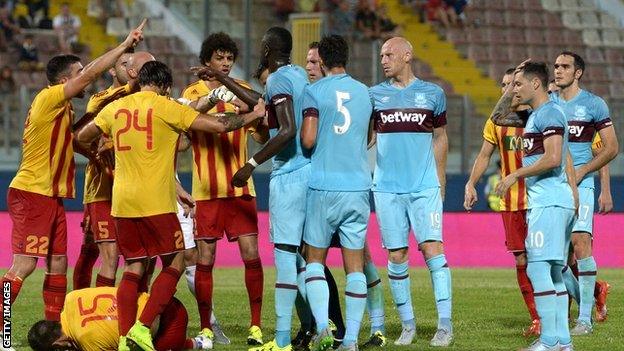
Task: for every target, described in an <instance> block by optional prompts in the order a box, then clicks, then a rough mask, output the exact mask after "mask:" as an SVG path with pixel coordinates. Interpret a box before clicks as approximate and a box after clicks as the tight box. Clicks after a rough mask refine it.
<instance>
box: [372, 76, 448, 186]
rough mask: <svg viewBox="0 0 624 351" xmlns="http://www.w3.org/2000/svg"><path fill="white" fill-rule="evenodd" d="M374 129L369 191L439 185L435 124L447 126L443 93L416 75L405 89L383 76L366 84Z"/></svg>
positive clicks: (437, 87)
mask: <svg viewBox="0 0 624 351" xmlns="http://www.w3.org/2000/svg"><path fill="white" fill-rule="evenodd" d="M369 92H370V96H371V101H372V103H373V116H372V118H374V120H375V121H374V125H375V130H376V131H377V164H376V166H375V174H374V177H373V191H378V192H388V193H397V194H406V193H414V192H419V191H422V190H424V189H429V188H435V187H439V186H440V181H439V180H438V173H437V171H436V162H435V158H434V154H433V129H434V128H438V127H442V126H445V125H446V96H445V95H444V91H443V90H442V88H440V87H439V86H438V85H436V84H433V83H430V82H426V81H423V80H420V79H416V80H414V81H413V82H412V83H411V84H410V85H408V86H406V87H405V88H399V87H396V86H394V85H392V84H391V81H390V80H388V81H385V82H383V83H380V84H378V85H375V86H374V87H371V88H370V89H369Z"/></svg>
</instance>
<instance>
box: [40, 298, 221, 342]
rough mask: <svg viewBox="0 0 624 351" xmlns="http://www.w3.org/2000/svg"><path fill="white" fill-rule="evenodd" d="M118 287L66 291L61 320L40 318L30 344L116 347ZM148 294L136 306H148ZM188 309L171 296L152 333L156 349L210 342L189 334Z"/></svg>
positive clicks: (117, 338)
mask: <svg viewBox="0 0 624 351" xmlns="http://www.w3.org/2000/svg"><path fill="white" fill-rule="evenodd" d="M116 295H117V288H114V287H99V288H89V289H81V290H74V291H72V292H70V293H69V294H67V297H66V299H65V307H64V308H63V312H61V320H60V321H39V322H37V323H35V324H34V325H33V326H32V327H31V328H30V330H29V332H28V344H29V345H30V347H31V348H32V349H33V350H35V351H48V350H57V349H59V350H82V351H101V350H117V348H118V347H119V331H118V329H117V318H118V317H119V316H118V310H117V306H118V304H117V298H116ZM148 298H149V295H148V294H146V293H143V294H141V295H140V296H139V299H138V306H137V310H138V311H139V312H140V311H142V310H143V309H145V305H146V303H147V300H148ZM187 324H188V313H187V312H186V309H185V308H184V305H182V303H181V302H180V301H179V300H178V299H176V298H175V297H174V298H172V299H171V300H170V301H169V302H168V303H167V305H166V306H165V308H164V310H163V313H162V315H161V316H160V318H159V320H158V321H157V322H155V323H154V328H153V330H151V333H152V335H153V337H154V346H155V349H156V350H162V351H165V350H202V349H209V348H211V347H208V346H209V345H211V344H210V343H209V342H207V341H206V340H205V339H203V337H201V336H198V337H195V338H193V339H189V338H187V337H186V327H187Z"/></svg>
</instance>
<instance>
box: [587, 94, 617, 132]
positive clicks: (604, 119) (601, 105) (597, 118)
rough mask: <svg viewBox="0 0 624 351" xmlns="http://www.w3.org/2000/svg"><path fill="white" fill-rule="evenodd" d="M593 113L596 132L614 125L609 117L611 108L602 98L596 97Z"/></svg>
mask: <svg viewBox="0 0 624 351" xmlns="http://www.w3.org/2000/svg"><path fill="white" fill-rule="evenodd" d="M592 112H593V113H592V114H593V118H594V125H595V126H596V130H601V129H603V128H606V127H609V126H612V125H613V122H612V121H611V118H610V117H609V106H607V103H606V102H605V101H604V100H603V99H602V98H600V97H598V96H596V98H595V101H594V106H593V111H592Z"/></svg>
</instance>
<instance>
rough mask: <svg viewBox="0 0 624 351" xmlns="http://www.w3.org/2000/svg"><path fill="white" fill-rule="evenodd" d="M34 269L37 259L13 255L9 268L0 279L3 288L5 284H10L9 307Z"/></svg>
mask: <svg viewBox="0 0 624 351" xmlns="http://www.w3.org/2000/svg"><path fill="white" fill-rule="evenodd" d="M35 268H37V257H30V256H23V255H13V262H12V264H11V268H9V270H8V271H7V272H6V273H5V274H4V276H3V277H2V283H3V284H2V285H3V286H4V283H5V282H9V283H11V293H10V294H11V296H10V300H9V301H10V303H11V305H12V304H13V302H15V299H17V296H18V294H19V292H20V289H21V288H22V283H23V282H24V280H26V278H28V277H29V276H30V275H31V274H32V272H34V271H35Z"/></svg>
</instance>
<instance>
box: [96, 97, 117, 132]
mask: <svg viewBox="0 0 624 351" xmlns="http://www.w3.org/2000/svg"><path fill="white" fill-rule="evenodd" d="M114 108H115V107H114V104H109V105H107V106H106V107H104V108H103V109H102V110H101V111H100V113H98V114H97V116H95V118H94V119H93V122H94V123H95V125H96V126H98V128H100V130H102V133H104V134H106V135H111V127H112V124H111V121H112V120H113V111H114Z"/></svg>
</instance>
